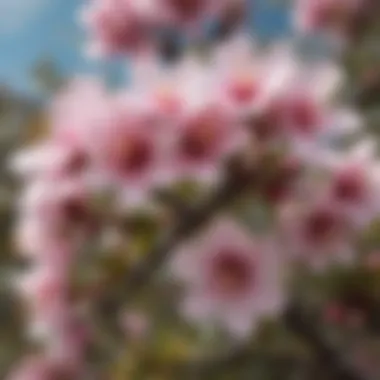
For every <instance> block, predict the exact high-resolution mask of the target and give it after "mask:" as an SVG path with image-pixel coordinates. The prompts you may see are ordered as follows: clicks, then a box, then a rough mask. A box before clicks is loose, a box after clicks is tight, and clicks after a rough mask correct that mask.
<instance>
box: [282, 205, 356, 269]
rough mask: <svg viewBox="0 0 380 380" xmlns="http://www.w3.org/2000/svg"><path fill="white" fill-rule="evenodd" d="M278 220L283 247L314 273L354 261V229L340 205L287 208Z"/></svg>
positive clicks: (292, 206)
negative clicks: (280, 226)
mask: <svg viewBox="0 0 380 380" xmlns="http://www.w3.org/2000/svg"><path fill="white" fill-rule="evenodd" d="M280 220H281V223H282V233H283V235H284V236H283V238H284V247H286V249H287V251H288V252H289V253H290V255H291V257H293V258H295V259H296V260H299V261H301V262H302V263H304V264H306V265H307V266H310V267H311V268H313V269H316V270H321V269H324V268H325V267H327V266H329V265H334V264H338V265H339V264H347V263H351V262H352V261H353V259H354V254H353V253H354V252H353V251H352V239H353V236H354V235H353V232H354V229H353V226H352V225H351V224H350V222H349V221H348V220H347V218H346V216H345V215H344V213H342V210H341V208H340V207H339V205H337V204H335V203H333V202H330V201H326V200H323V199H322V200H314V201H313V202H310V201H306V202H301V203H300V204H297V205H295V204H293V205H288V206H287V207H286V208H284V210H283V211H282V212H281V213H280Z"/></svg>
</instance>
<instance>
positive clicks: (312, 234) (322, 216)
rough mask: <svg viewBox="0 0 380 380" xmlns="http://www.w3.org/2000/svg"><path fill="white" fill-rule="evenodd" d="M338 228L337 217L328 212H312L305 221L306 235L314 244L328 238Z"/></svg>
mask: <svg viewBox="0 0 380 380" xmlns="http://www.w3.org/2000/svg"><path fill="white" fill-rule="evenodd" d="M338 227H339V221H338V218H337V215H335V214H334V213H333V212H331V211H329V210H317V211H314V212H313V213H311V214H310V215H309V216H308V218H307V219H306V221H305V228H306V235H307V237H308V238H309V239H310V240H312V241H314V242H319V241H321V240H326V239H328V238H330V237H331V236H332V235H333V234H334V233H335V232H336V231H337V228H338Z"/></svg>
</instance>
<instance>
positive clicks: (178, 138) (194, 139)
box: [167, 104, 247, 183]
mask: <svg viewBox="0 0 380 380" xmlns="http://www.w3.org/2000/svg"><path fill="white" fill-rule="evenodd" d="M246 137H247V135H246V133H245V130H244V128H243V126H242V125H241V123H240V122H239V121H237V120H236V118H234V117H232V115H231V114H230V113H229V112H226V110H225V109H223V106H222V105H221V104H204V105H203V107H202V106H201V107H200V108H199V109H194V110H191V109H190V110H189V111H188V112H187V113H185V114H184V115H183V117H182V119H181V120H179V122H178V125H177V126H176V128H174V130H173V132H172V136H170V137H169V138H170V142H169V144H168V146H169V148H168V157H167V165H169V166H170V169H169V170H168V172H172V173H173V175H174V176H175V178H176V179H195V180H201V181H205V182H207V183H213V182H214V181H216V180H217V179H218V178H219V175H220V174H221V170H222V165H223V163H224V161H225V159H226V158H227V157H228V156H229V155H230V154H231V153H233V152H234V151H236V149H242V148H243V147H244V146H245V143H246Z"/></svg>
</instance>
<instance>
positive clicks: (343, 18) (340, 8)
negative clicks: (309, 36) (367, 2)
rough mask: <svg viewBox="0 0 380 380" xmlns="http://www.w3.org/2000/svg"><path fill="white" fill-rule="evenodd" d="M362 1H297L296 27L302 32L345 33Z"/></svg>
mask: <svg viewBox="0 0 380 380" xmlns="http://www.w3.org/2000/svg"><path fill="white" fill-rule="evenodd" d="M362 6H364V0H298V3H297V6H296V13H295V23H296V27H297V28H299V29H300V30H302V31H312V32H314V31H324V30H325V31H333V32H338V33H339V34H340V33H341V32H345V31H346V30H347V27H348V24H349V23H350V22H351V21H352V19H353V17H354V16H355V14H356V13H357V12H358V11H360V9H361V7H362Z"/></svg>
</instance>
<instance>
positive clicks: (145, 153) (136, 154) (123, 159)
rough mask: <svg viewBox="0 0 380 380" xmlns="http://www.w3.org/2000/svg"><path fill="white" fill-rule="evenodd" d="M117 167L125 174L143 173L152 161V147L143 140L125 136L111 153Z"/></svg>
mask: <svg viewBox="0 0 380 380" xmlns="http://www.w3.org/2000/svg"><path fill="white" fill-rule="evenodd" d="M112 155H113V157H114V159H115V160H116V165H117V167H118V168H119V169H120V170H121V171H122V172H123V173H126V174H132V175H133V174H138V173H141V172H142V171H144V170H145V169H146V168H147V167H148V166H149V164H150V163H151V162H152V160H153V147H152V146H151V144H150V142H149V141H148V140H147V139H145V138H142V137H141V138H140V137H134V136H126V137H125V138H124V139H122V140H120V141H118V144H117V145H116V146H115V147H114V150H113V152H112Z"/></svg>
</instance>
